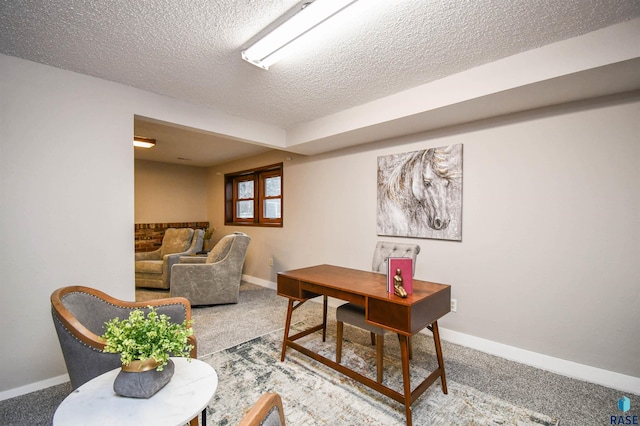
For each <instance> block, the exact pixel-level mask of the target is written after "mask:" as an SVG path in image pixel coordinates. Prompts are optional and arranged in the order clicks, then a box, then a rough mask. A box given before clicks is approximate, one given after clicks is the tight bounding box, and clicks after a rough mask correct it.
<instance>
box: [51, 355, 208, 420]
mask: <svg viewBox="0 0 640 426" xmlns="http://www.w3.org/2000/svg"><path fill="white" fill-rule="evenodd" d="M171 359H172V360H173V362H174V363H175V373H174V375H173V377H172V378H171V380H170V381H169V383H167V385H166V386H165V387H164V388H162V389H160V390H159V391H158V393H156V394H155V395H153V396H152V397H151V398H149V399H138V398H125V397H122V396H119V395H117V394H116V393H115V392H114V391H113V381H114V380H115V378H116V376H117V374H118V372H119V371H120V368H116V369H115V370H111V371H109V372H107V373H104V374H102V375H100V376H98V377H96V378H95V379H92V380H90V381H88V382H87V383H85V384H83V385H82V386H80V387H79V388H78V389H76V390H75V391H73V392H72V393H71V394H70V395H69V396H67V397H66V398H65V399H64V401H62V403H61V404H60V406H59V407H58V408H57V410H56V412H55V414H54V416H53V424H54V425H55V426H65V425H95V426H98V425H105V426H107V425H108V426H113V425H119V426H124V425H136V426H138V425H143V424H153V425H168V426H169V425H170V426H176V425H184V424H185V423H188V422H189V421H190V420H191V419H193V418H194V417H196V416H197V415H198V414H200V412H201V411H202V410H203V409H204V408H205V407H206V406H207V404H209V401H211V399H212V398H213V395H214V394H215V392H216V388H217V387H218V375H217V374H216V372H215V370H214V369H213V367H211V366H210V365H209V364H207V363H205V362H202V361H200V360H197V359H191V362H189V361H188V360H187V358H171Z"/></svg>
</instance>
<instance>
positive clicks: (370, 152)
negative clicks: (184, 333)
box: [210, 93, 640, 378]
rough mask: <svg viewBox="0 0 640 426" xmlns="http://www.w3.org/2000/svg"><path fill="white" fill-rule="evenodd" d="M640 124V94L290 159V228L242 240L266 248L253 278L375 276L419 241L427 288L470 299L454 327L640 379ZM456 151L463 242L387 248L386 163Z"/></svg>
mask: <svg viewBox="0 0 640 426" xmlns="http://www.w3.org/2000/svg"><path fill="white" fill-rule="evenodd" d="M638 117H640V95H639V94H638V93H636V94H635V96H627V97H614V98H608V99H601V100H598V101H592V102H583V103H579V104H573V105H566V106H560V107H553V108H547V109H544V110H539V111H534V112H530V113H522V114H518V115H512V116H508V117H503V118H500V119H493V120H486V121H482V122H478V123H474V124H469V125H465V126H458V127H455V128H450V129H446V130H443V131H438V132H432V133H427V134H422V135H416V136H409V137H404V138H401V139H394V140H389V141H385V142H379V143H375V144H371V145H369V146H363V147H360V148H353V149H349V150H344V151H341V152H335V153H332V154H326V155H319V156H315V157H306V158H305V157H294V158H293V159H292V160H291V161H286V160H285V164H284V176H285V177H284V179H285V181H284V182H285V183H284V210H283V214H284V224H285V225H284V228H282V229H266V228H247V227H245V228H238V229H241V230H242V231H245V232H247V233H249V234H250V235H251V236H252V237H253V240H252V242H251V246H250V248H249V253H248V259H247V263H246V266H245V274H247V275H249V276H254V277H257V278H259V279H262V280H266V281H272V282H273V281H275V277H276V272H277V271H281V270H287V269H292V268H298V267H304V266H310V265H313V264H319V263H332V264H337V265H342V266H347V267H354V268H361V269H369V268H370V267H371V257H372V253H373V248H374V246H375V243H376V241H378V240H393V241H401V242H414V243H418V244H420V246H421V248H422V251H421V253H420V255H419V256H418V263H417V270H416V277H417V278H419V279H424V280H431V281H436V282H442V283H448V284H451V285H452V297H454V298H457V299H458V312H457V313H455V314H454V313H450V314H448V315H447V316H446V317H444V318H443V319H442V321H441V322H440V325H441V327H443V328H446V329H449V330H453V331H457V332H460V333H465V334H467V335H471V336H476V337H479V338H483V339H488V340H490V341H492V342H496V343H502V344H506V345H509V346H512V347H515V348H520V349H523V350H528V351H533V352H537V353H539V354H544V355H548V356H550V357H554V358H559V359H562V360H567V361H573V362H577V363H580V364H584V365H586V366H591V367H596V368H598V369H604V370H608V371H610V372H617V373H620V374H623V375H628V376H633V377H637V378H638V377H640V363H639V362H638V359H640V345H639V344H638V342H640V314H639V311H640V310H639V309H638V306H639V302H640V285H639V284H640V262H639V261H640V226H639V222H638V219H639V213H638V212H639V211H640V172H639V170H640V168H639V167H638V164H640V139H638V135H639V134H640V120H638ZM455 143H462V144H463V145H464V184H463V236H462V242H448V241H438V240H428V239H404V238H392V237H378V236H377V235H376V159H377V157H378V156H380V155H388V154H393V153H401V152H407V151H414V150H419V149H425V148H430V147H435V146H443V145H449V144H455ZM274 160H276V158H275V157H274V154H270V155H269V157H267V158H264V159H261V158H259V157H255V158H252V159H248V160H243V161H239V162H235V163H231V164H226V165H223V166H220V167H218V168H216V169H213V170H212V171H211V175H210V179H212V180H211V182H212V184H213V185H214V187H217V188H221V187H222V183H221V182H222V181H221V179H220V177H219V176H216V174H215V173H216V172H218V173H222V174H223V173H225V172H230V171H233V169H238V170H240V169H243V168H247V167H251V166H257V165H265V164H268V163H273V162H275V161H274ZM216 179H217V180H216ZM214 192H215V194H214V195H212V198H210V199H211V201H210V202H211V203H213V204H217V205H221V204H222V193H221V191H219V190H218V191H214ZM216 197H218V199H217V200H215V198H216ZM235 229H236V228H231V227H228V228H225V227H223V228H222V229H221V230H220V231H219V232H220V233H222V234H224V233H227V232H229V231H231V230H235ZM270 257H273V258H274V260H275V266H274V267H269V265H268V259H269V258H270Z"/></svg>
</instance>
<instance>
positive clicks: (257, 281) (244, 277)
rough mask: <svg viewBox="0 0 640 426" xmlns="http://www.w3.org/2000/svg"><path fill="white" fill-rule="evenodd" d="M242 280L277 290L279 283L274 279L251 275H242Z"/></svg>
mask: <svg viewBox="0 0 640 426" xmlns="http://www.w3.org/2000/svg"><path fill="white" fill-rule="evenodd" d="M242 281H246V282H248V283H250V284H255V285H259V286H262V287H267V288H270V289H271V290H275V289H276V287H277V285H276V283H274V282H273V281H267V280H263V279H261V278H256V277H252V276H251V275H242Z"/></svg>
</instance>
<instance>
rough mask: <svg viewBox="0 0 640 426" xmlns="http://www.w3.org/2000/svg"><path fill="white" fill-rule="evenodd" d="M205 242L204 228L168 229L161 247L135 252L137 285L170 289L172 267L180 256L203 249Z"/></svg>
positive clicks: (138, 286) (139, 286)
mask: <svg viewBox="0 0 640 426" xmlns="http://www.w3.org/2000/svg"><path fill="white" fill-rule="evenodd" d="M203 242H204V230H202V229H196V230H195V231H194V230H193V229H192V228H169V229H167V230H166V232H165V234H164V238H163V239H162V246H161V247H160V248H159V249H157V250H154V251H149V252H144V253H136V254H135V262H136V266H135V270H136V287H137V288H159V289H165V290H168V289H169V287H170V284H171V267H172V266H173V265H174V264H176V263H178V261H179V259H180V256H187V255H190V254H195V253H197V252H199V251H200V250H202V244H203Z"/></svg>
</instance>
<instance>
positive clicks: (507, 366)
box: [0, 283, 640, 426]
mask: <svg viewBox="0 0 640 426" xmlns="http://www.w3.org/2000/svg"><path fill="white" fill-rule="evenodd" d="M321 308H322V305H321V304H319V303H306V304H305V305H303V306H302V307H301V308H299V309H298V310H296V311H295V314H294V321H296V322H298V321H307V322H315V321H317V319H318V318H319V317H320V316H321ZM285 311H286V300H285V299H284V298H281V297H278V296H277V295H276V294H275V291H273V290H270V289H266V288H262V287H259V286H255V285H252V284H246V283H244V284H243V285H242V286H241V290H240V301H239V303H238V304H237V305H224V306H213V307H206V308H194V310H193V318H194V319H195V324H194V329H195V333H196V336H197V337H198V345H199V348H198V353H199V354H200V357H202V358H204V357H205V356H206V355H208V354H211V353H213V352H217V351H220V350H223V349H227V348H229V347H232V346H235V345H237V344H238V343H240V342H245V341H248V340H251V339H253V338H256V337H259V336H263V335H265V334H268V333H270V332H273V331H276V330H279V329H282V328H283V326H284V317H285V314H286V312H285ZM334 315H335V313H334V311H330V312H329V318H334ZM329 327H330V328H333V327H335V322H334V321H331V323H330V325H329ZM51 332H52V333H53V332H54V331H53V327H52V330H51ZM345 337H347V338H348V339H350V340H352V341H354V342H360V343H361V344H364V345H366V344H367V339H368V338H369V337H368V335H367V334H366V333H362V332H361V330H357V329H354V328H352V327H348V328H346V329H345ZM386 340H389V343H390V345H389V349H388V354H389V355H392V354H393V352H392V351H393V350H394V345H391V343H392V342H393V341H394V339H386ZM442 347H443V352H444V360H445V368H446V373H447V378H448V379H449V380H451V381H452V382H456V383H458V384H461V385H465V386H469V387H471V388H474V389H476V390H477V391H480V392H483V393H486V394H490V395H492V396H494V397H497V398H500V399H502V400H504V401H507V402H509V403H511V404H513V405H516V406H519V407H523V408H526V409H529V410H532V411H535V412H539V413H543V414H546V415H548V416H550V417H553V418H558V419H560V425H562V426H565V425H576V426H584V425H605V424H607V425H608V424H610V420H609V419H610V416H616V415H620V414H621V412H619V411H618V410H617V400H618V398H620V397H621V396H622V395H623V393H622V392H620V391H617V390H613V389H609V388H605V387H603V386H599V385H594V384H591V383H587V382H583V381H579V380H574V379H570V378H566V377H564V376H560V375H557V374H553V373H549V372H546V371H543V370H539V369H536V368H533V367H528V366H525V365H522V364H518V363H515V362H511V361H508V360H505V359H502V358H499V357H495V356H492V355H487V354H484V353H481V352H478V351H475V350H473V349H468V348H465V347H461V346H458V345H453V344H450V343H447V342H442ZM385 349H387V348H385ZM336 374H337V375H339V373H336ZM70 392H71V386H70V384H69V383H65V384H62V385H58V386H53V387H50V388H47V389H44V390H41V391H37V392H32V393H30V394H27V395H22V396H19V397H16V398H11V399H8V400H5V401H0V424H1V425H7V426H8V425H50V424H51V421H52V419H53V413H54V412H55V409H56V408H57V406H58V405H59V404H60V403H61V402H62V400H63V399H64V398H65V397H66V396H67V395H68V394H69V393H70ZM626 396H628V397H629V398H630V399H631V411H629V412H627V413H625V414H631V415H638V414H640V413H639V411H640V396H638V395H630V394H626ZM254 402H255V401H247V402H246V404H247V407H248V406H250V405H252V404H253V403H254ZM247 407H238V410H244V409H246V408H247Z"/></svg>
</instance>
